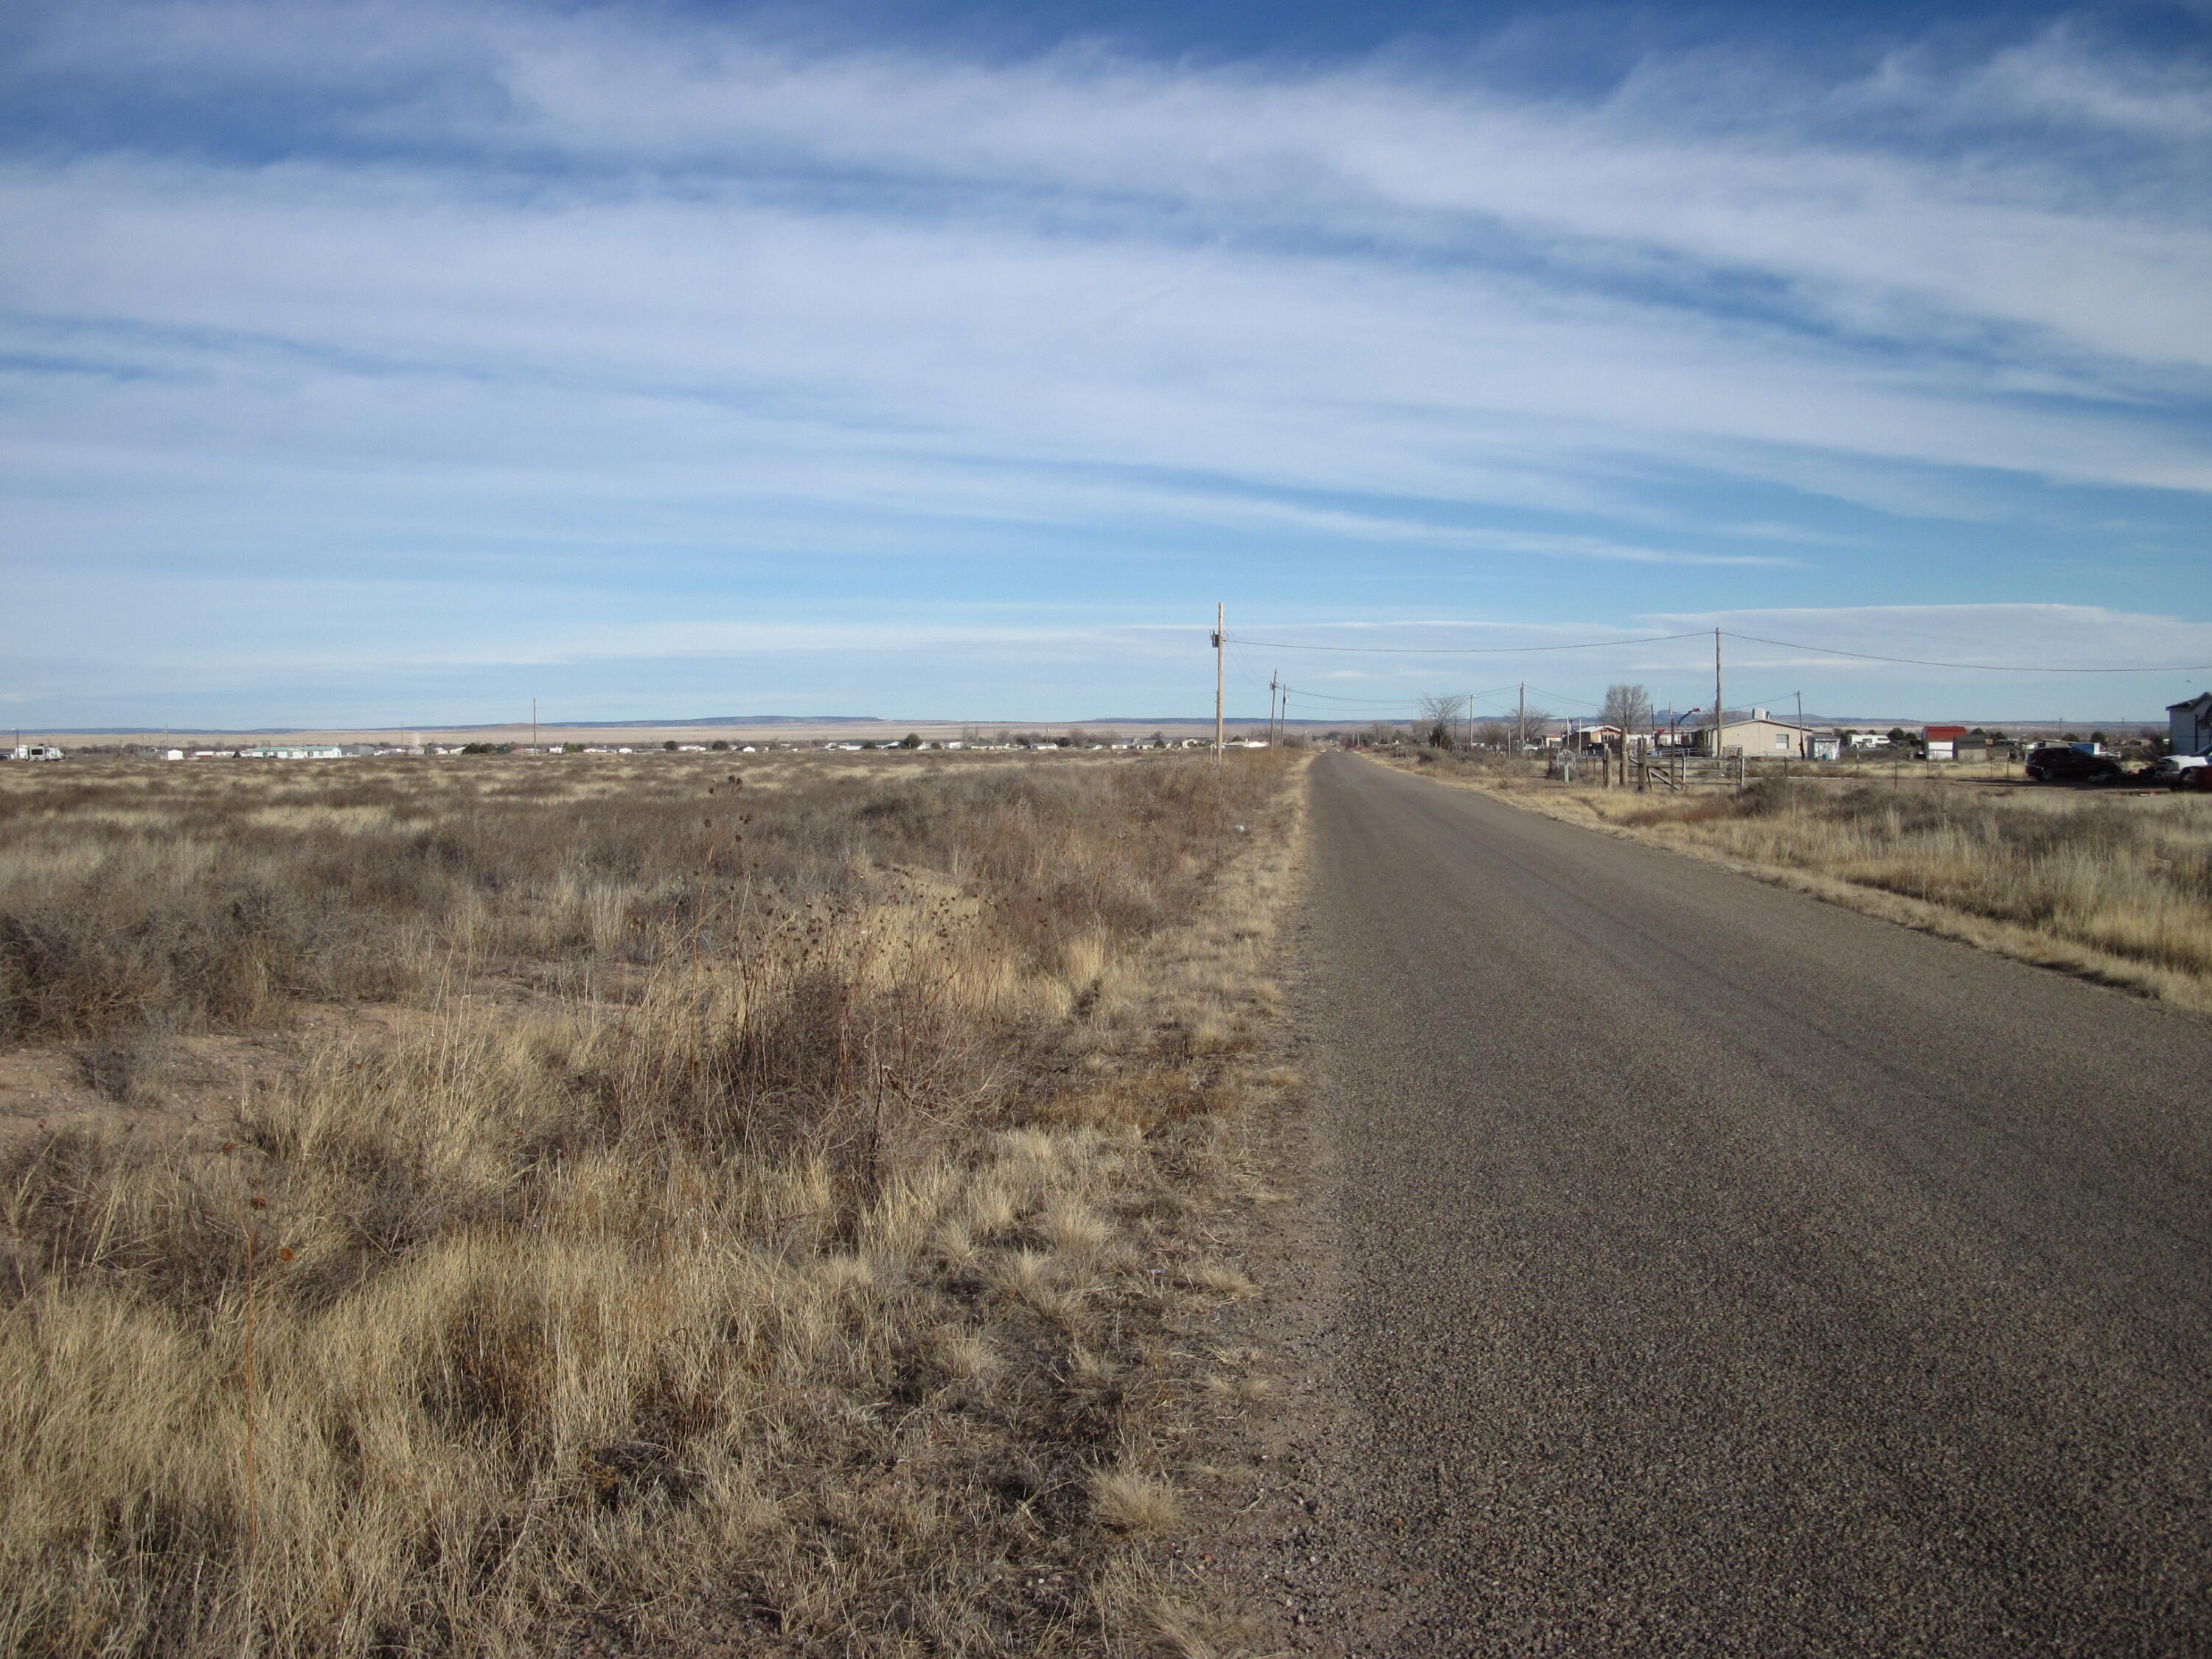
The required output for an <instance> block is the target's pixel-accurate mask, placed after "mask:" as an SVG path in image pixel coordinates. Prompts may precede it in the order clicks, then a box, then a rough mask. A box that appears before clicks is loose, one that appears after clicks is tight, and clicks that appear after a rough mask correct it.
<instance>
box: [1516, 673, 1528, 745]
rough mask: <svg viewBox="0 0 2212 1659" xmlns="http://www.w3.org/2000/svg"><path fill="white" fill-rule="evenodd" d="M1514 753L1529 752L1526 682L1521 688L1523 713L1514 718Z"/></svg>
mask: <svg viewBox="0 0 2212 1659" xmlns="http://www.w3.org/2000/svg"><path fill="white" fill-rule="evenodd" d="M1513 752H1514V753H1515V754H1516V755H1525V754H1527V753H1528V685H1527V684H1526V683H1525V682H1524V683H1523V684H1522V687H1521V712H1520V713H1519V714H1516V715H1515V716H1514V717H1513Z"/></svg>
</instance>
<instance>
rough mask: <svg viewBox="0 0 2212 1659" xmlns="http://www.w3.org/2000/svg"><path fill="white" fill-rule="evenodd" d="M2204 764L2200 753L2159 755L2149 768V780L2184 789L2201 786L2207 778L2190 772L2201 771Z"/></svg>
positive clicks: (2203, 768)
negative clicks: (2192, 775)
mask: <svg viewBox="0 0 2212 1659" xmlns="http://www.w3.org/2000/svg"><path fill="white" fill-rule="evenodd" d="M2206 766H2207V762H2206V760H2205V757H2203V756H2202V755H2160V757H2158V759H2157V761H2156V763H2154V764H2153V765H2152V767H2151V769H2150V777H2151V781H2152V782H2154V783H2162V784H2164V785H2165V786H2166V787H2167V788H2169V789H2186V788H2189V787H2191V786H2192V785H2194V786H2195V787H2198V788H2203V787H2204V786H2205V783H2206V782H2207V780H2206V779H2204V778H2203V777H2191V775H2190V774H2191V773H2192V772H2197V773H2202V772H2203V771H2204V770H2205V769H2206Z"/></svg>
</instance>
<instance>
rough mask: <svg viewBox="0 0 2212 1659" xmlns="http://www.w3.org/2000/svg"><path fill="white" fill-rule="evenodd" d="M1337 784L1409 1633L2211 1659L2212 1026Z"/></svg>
mask: <svg viewBox="0 0 2212 1659" xmlns="http://www.w3.org/2000/svg"><path fill="white" fill-rule="evenodd" d="M1314 792H1315V793H1314V815H1315V816H1314V832H1315V837H1316V840H1315V866H1314V877H1315V891H1314V896H1313V900H1312V905H1313V908H1312V911H1311V914H1310V921H1309V927H1310V940H1309V943H1310V962H1311V963H1312V966H1311V969H1310V981H1309V984H1308V986H1307V987H1306V991H1305V993H1304V998H1305V1001H1306V1004H1307V1008H1308V1015H1309V1018H1310V1021H1311V1022H1312V1024H1311V1040H1312V1041H1313V1042H1315V1044H1316V1048H1317V1052H1318V1054H1319V1057H1320V1067H1321V1070H1322V1073H1323V1083H1324V1088H1325V1094H1326V1097H1327V1100H1328V1105H1327V1108H1326V1111H1327V1121H1328V1128H1329V1133H1331V1134H1332V1135H1333V1137H1334V1140H1335V1142H1336V1145H1337V1150H1336V1153H1335V1157H1336V1161H1337V1164H1338V1165H1339V1171H1340V1173H1339V1191H1340V1196H1339V1199H1338V1200H1337V1204H1338V1210H1339V1213H1340V1232H1341V1238H1340V1255H1341V1268H1340V1274H1341V1279H1342V1282H1343V1286H1344V1288H1343V1290H1342V1291H1341V1293H1340V1295H1341V1300H1342V1303H1343V1307H1342V1310H1341V1313H1340V1319H1341V1320H1342V1322H1343V1324H1344V1328H1345V1330H1344V1336H1343V1339H1342V1345H1343V1348H1344V1352H1345V1353H1346V1361H1345V1366H1346V1371H1347V1376H1346V1381H1345V1383H1344V1387H1345V1388H1346V1391H1347V1392H1348V1394H1349V1395H1350V1398H1351V1401H1352V1407H1353V1414H1354V1416H1355V1418H1356V1419H1357V1421H1358V1423H1359V1425H1361V1427H1360V1429H1359V1431H1358V1442H1359V1443H1358V1447H1357V1448H1356V1451H1355V1453H1354V1454H1353V1455H1352V1457H1351V1458H1350V1462H1349V1466H1348V1467H1347V1468H1346V1470H1345V1472H1344V1474H1343V1475H1342V1476H1341V1478H1340V1486H1342V1487H1343V1492H1342V1493H1341V1504H1340V1506H1348V1508H1347V1509H1346V1512H1345V1513H1344V1514H1343V1515H1342V1516H1341V1518H1340V1520H1339V1522H1338V1523H1337V1525H1336V1527H1335V1528H1333V1530H1334V1532H1335V1533H1336V1534H1338V1535H1339V1537H1340V1538H1346V1539H1356V1540H1357V1542H1356V1544H1352V1545H1349V1546H1347V1547H1348V1548H1351V1549H1352V1550H1353V1551H1354V1552H1355V1553H1358V1555H1359V1556H1360V1557H1361V1559H1360V1560H1359V1561H1358V1562H1356V1563H1352V1564H1349V1565H1347V1564H1345V1563H1341V1562H1340V1563H1339V1564H1338V1568H1337V1571H1339V1573H1340V1583H1342V1585H1343V1590H1342V1594H1343V1595H1346V1596H1347V1597H1357V1596H1358V1595H1361V1594H1362V1591H1361V1590H1360V1589H1359V1588H1358V1585H1359V1583H1361V1582H1364V1583H1369V1584H1371V1585H1375V1586H1382V1587H1386V1588H1387V1589H1389V1591H1390V1592H1391V1593H1392V1594H1393V1595H1394V1596H1395V1598H1396V1600H1397V1601H1398V1602H1399V1605H1400V1611H1399V1613H1398V1614H1397V1616H1396V1617H1395V1620H1394V1623H1393V1625H1392V1627H1391V1632H1390V1634H1389V1637H1388V1638H1387V1640H1386V1641H1384V1642H1383V1644H1381V1645H1384V1646H1387V1647H1388V1648H1389V1649H1390V1650H1393V1651H1397V1652H1403V1653H1407V1654H1431V1653H1434V1654H1461V1653H1468V1654H1480V1653H1492V1652H1496V1653H1558V1654H1574V1655H1583V1654H1608V1653H1649V1654H1669V1655H1676V1654H1691V1653H1705V1652H1725V1653H1745V1654H1759V1655H1786V1654H1799V1653H1859V1654H1869V1655H1884V1656H1886V1655H1905V1654H1917V1653H1928V1654H1944V1655H1949V1654H1981V1653H1989V1654H2030V1653H2080V1654H2094V1655H2122V1654H2138V1653H2142V1654H2148V1653H2157V1654H2176V1653H2191V1652H2212V1130H2208V1119H2212V1109H2208V1108H2212V1022H2207V1021H2204V1020H2202V1019H2198V1018H2191V1017H2188V1016H2184V1015H2179V1014H2176V1013H2173V1012H2168V1011H2166V1010H2163V1009H2160V1007H2158V1006H2154V1005H2153V1004H2150V1003H2147V1002H2143V1001H2141V1000H2134V999H2130V998H2129V997H2127V996H2124V995H2123V994H2119V993H2117V992H2113V991H2110V990H2106V989H2102V988H2100V987H2095V986H2092V985H2087V984H2084V983H2081V982H2080V981H2075V980H2071V979H2068V978H2065V977H2063V976H2062V975H2057V974H2054V973H2051V972H2047V971H2045V970H2042V969H2035V968H2031V967H2027V966H2025V965H2022V964H2020V963H2012V962H2008V961H2006V960H2003V959H2002V958H1999V957H1991V956H1986V955H1983V954H1980V953H1978V952H1976V951H1972V950H1970V949H1968V948H1966V947H1965V946H1962V945H1954V944H1949V943H1946V942H1944V941H1941V940H1937V939H1930V938H1928V937H1926V936H1923V935H1921V934H1918V933H1912V932H1911V931H1909V930H1907V929H1905V928H1902V927H1894V926H1892V925H1889V924H1886V923H1882V922H1878V921H1871V920H1869V919H1866V918H1863V917H1860V916H1857V915H1852V914H1850V913H1849V912H1846V911H1843V910H1839V909H1836V908H1832V907H1829V906H1826V905H1822V904H1820V903H1818V902H1814V901H1812V900H1809V899H1805V898H1802V897H1799V896H1795V895H1792V894H1789V893H1786V892H1784V891H1781V890H1777V889H1774V888H1771V887H1767V886H1764V885H1762V884H1759V883H1757V882H1754V881H1752V880H1749V879H1747V878H1742V877H1738V876H1735V875H1731V874H1729V873H1727V872H1723V871H1721V870H1718V869H1717V868H1714V867H1712V866H1705V865H1701V864H1699V863H1697V862H1695V861H1693V860H1689V859H1686V858H1682V857H1680V856H1677V855H1674V854H1668V853H1665V852H1662V851H1660V850H1657V849H1654V848H1645V847H1641V846H1638V845H1635V844H1632V843H1629V842H1622V841H1620V840H1617V839H1614V838H1613V837H1609V836H1601V835H1598V834H1595V833H1594V832H1590V831H1586V830H1582V829H1575V828H1572V827H1570V826H1566V825H1562V824H1560V823H1555V822H1553V821H1551V820H1549V819H1547V818H1543V817H1537V816H1535V815H1534V814H1530V813H1525V812H1521V811H1516V810H1514V809H1512V808H1510V807H1508V806H1505V805H1500V804H1498V802H1495V801H1492V800H1490V799H1485V798H1484V797H1482V796H1480V795H1477V794H1474V793H1466V792H1462V791H1456V790H1449V789H1446V788H1443V787H1437V786H1436V785H1433V784H1430V783H1427V782H1425V781H1422V780H1419V779H1418V778H1414V777H1410V776H1407V775H1403V774H1400V773H1395V772H1391V771H1389V770H1387V769H1384V768H1383V767H1381V766H1378V765H1376V764H1374V763H1369V762H1366V761H1363V760H1359V759H1357V758H1355V757H1346V756H1330V757H1323V758H1322V760H1320V761H1319V762H1318V763H1316V771H1315V774H1314ZM1300 1559H1301V1560H1303V1559H1304V1558H1300ZM1316 1559H1319V1558H1317V1557H1316Z"/></svg>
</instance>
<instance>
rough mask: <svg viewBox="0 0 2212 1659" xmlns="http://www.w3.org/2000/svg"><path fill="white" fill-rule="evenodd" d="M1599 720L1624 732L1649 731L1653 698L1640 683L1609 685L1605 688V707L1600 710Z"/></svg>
mask: <svg viewBox="0 0 2212 1659" xmlns="http://www.w3.org/2000/svg"><path fill="white" fill-rule="evenodd" d="M1597 717H1598V720H1599V722H1600V723H1601V724H1602V725H1606V726H1619V727H1620V729H1621V730H1622V731H1623V732H1648V731H1650V729H1651V699H1650V696H1647V695H1646V694H1645V692H1644V688H1643V687H1642V686H1640V685H1608V686H1607V687H1606V688H1605V707H1604V708H1601V709H1600V710H1599V711H1598V716H1597Z"/></svg>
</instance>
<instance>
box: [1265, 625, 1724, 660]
mask: <svg viewBox="0 0 2212 1659" xmlns="http://www.w3.org/2000/svg"><path fill="white" fill-rule="evenodd" d="M1703 638H1705V629H1698V630H1697V631H1696V632H1695V633H1692V634H1652V635H1647V636H1645V637H1644V638H1640V639H1633V640H1590V641H1586V642H1584V643H1583V644H1579V645H1452V646H1445V645H1292V644H1291V643H1289V642H1288V641H1283V640H1246V639H1240V640H1238V641H1236V643H1237V644H1238V645H1257V646H1265V647H1267V648H1268V649H1270V650H1275V651H1352V652H1358V653H1360V654H1362V655H1364V656H1375V657H1504V656H1513V655H1516V654H1518V653H1522V652H1527V651H1602V650H1604V649H1605V648H1606V647H1607V646H1613V645H1656V644H1657V643H1659V642H1660V641H1662V640H1701V639H1703Z"/></svg>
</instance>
